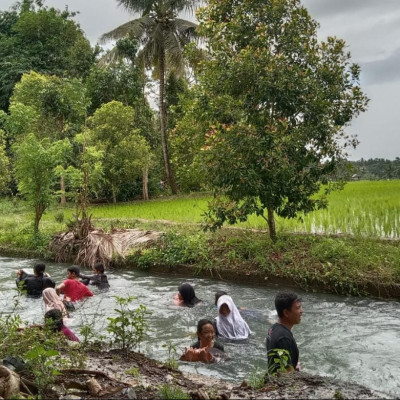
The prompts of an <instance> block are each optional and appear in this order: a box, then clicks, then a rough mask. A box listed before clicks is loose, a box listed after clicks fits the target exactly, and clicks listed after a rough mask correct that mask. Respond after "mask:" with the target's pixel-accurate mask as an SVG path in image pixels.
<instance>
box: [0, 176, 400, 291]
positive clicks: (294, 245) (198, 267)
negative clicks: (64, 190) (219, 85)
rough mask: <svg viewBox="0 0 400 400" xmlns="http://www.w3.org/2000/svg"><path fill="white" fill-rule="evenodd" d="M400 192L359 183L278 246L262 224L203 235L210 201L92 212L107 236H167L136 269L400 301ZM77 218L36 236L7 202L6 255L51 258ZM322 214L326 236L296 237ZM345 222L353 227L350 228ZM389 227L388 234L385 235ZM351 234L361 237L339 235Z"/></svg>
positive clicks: (49, 225) (50, 222)
mask: <svg viewBox="0 0 400 400" xmlns="http://www.w3.org/2000/svg"><path fill="white" fill-rule="evenodd" d="M399 192H400V181H388V182H352V183H350V184H348V185H347V186H346V189H345V190H344V191H342V192H338V193H335V194H334V195H332V196H331V203H330V208H329V209H328V210H324V211H320V212H318V213H314V214H313V215H310V216H309V217H307V218H309V219H311V218H313V221H314V222H313V223H310V222H307V220H305V222H304V223H303V224H301V223H300V222H296V221H282V220H278V221H277V224H278V227H279V239H278V241H277V242H276V243H272V242H271V241H270V240H269V237H268V233H267V232H265V231H256V230H250V229H248V228H253V229H254V228H255V229H257V228H262V229H265V223H264V222H263V223H262V224H260V221H258V222H257V221H255V220H256V219H255V218H254V219H250V220H249V222H247V223H246V225H245V226H243V225H241V226H238V227H235V228H230V227H226V228H224V229H222V230H220V231H218V232H216V233H204V232H202V231H201V227H200V224H199V222H200V221H201V214H202V213H203V212H204V210H205V209H206V207H207V201H208V200H209V197H208V196H207V195H194V196H184V197H178V198H167V197H166V198H161V199H157V200H152V201H149V202H143V201H137V202H132V203H126V204H117V205H101V206H95V207H92V209H91V213H92V215H93V222H94V224H95V225H96V226H99V227H102V228H104V229H105V230H111V229H112V228H115V227H119V228H132V227H135V228H142V229H154V230H159V231H163V232H166V235H165V236H164V237H163V239H162V241H160V242H159V243H158V244H157V245H155V246H154V247H152V248H147V249H142V250H140V251H138V252H134V253H132V254H131V255H130V256H129V257H128V258H127V264H128V265H131V266H135V267H139V268H143V269H149V268H153V269H155V268H158V269H162V268H164V269H166V270H169V269H170V270H171V271H175V272H178V273H179V272H182V273H185V271H188V270H189V269H190V270H191V271H192V272H193V271H194V272H198V273H201V274H209V275H212V276H216V277H218V276H222V277H228V278H233V277H234V276H237V277H240V276H244V277H246V276H247V277H249V279H250V278H251V277H253V278H255V279H256V280H257V281H263V282H264V281H271V280H273V279H275V280H280V281H282V282H286V283H288V284H294V285H296V286H300V287H303V288H306V289H315V290H323V291H329V292H336V293H342V294H353V295H360V294H368V293H369V294H373V295H382V296H385V297H388V296H389V297H390V296H398V295H400V294H398V290H399V289H398V287H399V285H400V242H399V241H398V240H387V239H388V238H390V239H393V238H396V239H397V238H398V234H397V233H396V232H397V231H396V230H397V229H398V227H399V209H400V207H399V206H398V197H399V195H400V193H399ZM73 212H74V210H73V208H66V209H59V208H57V207H54V208H52V209H50V210H49V211H48V212H47V213H46V214H45V216H44V218H43V220H42V222H41V234H40V235H39V236H36V237H34V236H33V235H32V222H31V221H32V217H31V215H30V214H29V209H28V208H27V205H26V204H25V203H23V202H18V203H12V202H10V201H2V202H0V253H3V254H16V253H15V251H16V252H18V254H20V255H22V256H29V254H32V255H33V256H35V257H37V256H41V257H45V256H46V254H47V246H48V243H49V241H50V239H51V237H52V236H53V235H54V234H55V233H58V232H61V231H64V230H66V223H67V222H68V220H70V218H71V217H72V214H73ZM321 215H328V216H329V221H330V222H326V226H327V228H326V230H325V231H324V233H325V234H324V235H321V234H309V233H308V234H307V233H296V231H302V229H297V228H296V226H297V227H299V226H303V227H304V226H306V225H307V223H308V224H309V226H314V227H315V226H316V222H315V221H317V219H318V218H320V217H321ZM321 218H322V217H321ZM327 218H328V217H327ZM146 221H147V222H146ZM308 221H310V220H308ZM332 221H336V222H332ZM346 221H347V222H346ZM352 221H353V225H351V222H352ZM362 221H364V227H366V228H365V229H364V228H363V229H361V228H359V229H358V230H357V229H355V228H354V226H355V224H358V226H361V223H362ZM366 221H373V222H371V223H367V222H366ZM296 223H297V224H300V225H295V224H296ZM310 224H311V225H310ZM335 224H336V225H335ZM342 224H344V226H347V225H346V224H348V225H349V226H350V228H351V229H350V228H348V229H347V230H346V229H345V228H343V227H342ZM385 224H386V225H385ZM368 226H369V227H370V228H368ZM385 226H386V228H385ZM372 227H375V228H374V229H373V228H372ZM378 227H379V229H378ZM238 228H239V229H238ZM385 229H386V231H387V232H388V234H387V235H385V234H384V233H383V234H381V233H382V232H385ZM287 230H290V232H291V233H288V232H287ZM303 230H304V231H306V232H307V231H312V230H313V229H311V228H310V229H303ZM348 230H354V231H356V232H355V233H354V234H352V235H350V234H341V233H340V232H347V231H348ZM382 236H383V237H382ZM385 236H386V239H385V238H384V237H385ZM29 251H32V252H33V253H29ZM47 255H48V254H47ZM50 256H51V255H50ZM188 266H189V267H190V268H189V269H188Z"/></svg>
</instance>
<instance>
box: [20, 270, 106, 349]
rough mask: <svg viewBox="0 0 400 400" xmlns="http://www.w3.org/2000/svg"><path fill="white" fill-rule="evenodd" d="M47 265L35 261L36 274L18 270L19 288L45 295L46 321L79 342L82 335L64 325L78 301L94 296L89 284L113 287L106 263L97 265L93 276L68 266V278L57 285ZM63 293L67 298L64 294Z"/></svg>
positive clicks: (31, 294)
mask: <svg viewBox="0 0 400 400" xmlns="http://www.w3.org/2000/svg"><path fill="white" fill-rule="evenodd" d="M45 269H46V266H45V264H42V263H39V264H35V266H34V267H33V274H28V273H27V272H25V271H24V270H21V269H19V270H18V271H17V279H16V284H17V287H18V288H19V289H20V290H21V291H22V292H24V293H26V295H27V296H28V297H34V298H35V297H41V296H42V297H43V301H44V306H45V316H44V317H45V323H48V325H51V327H52V329H53V330H54V331H59V332H61V333H63V334H64V335H65V336H66V337H67V338H68V339H70V340H72V341H75V342H79V339H78V337H77V336H76V335H75V334H74V333H73V332H72V331H71V330H70V329H69V328H68V327H67V326H65V324H64V321H65V319H66V318H68V317H69V313H68V312H69V311H73V310H74V309H75V306H74V302H76V301H79V300H82V299H84V298H86V297H91V296H93V292H92V291H91V290H90V289H89V288H88V287H87V286H88V285H94V286H97V287H98V288H99V289H107V288H109V287H110V285H109V283H108V278H107V275H106V274H105V273H104V266H103V264H101V263H98V264H95V265H94V267H93V275H83V274H81V273H80V270H79V268H78V267H76V266H72V267H69V268H67V279H65V280H64V281H63V282H62V283H61V284H59V285H57V286H56V283H55V282H54V281H53V279H51V277H50V275H49V274H48V273H46V272H45ZM60 294H62V295H63V297H62V298H61V297H60Z"/></svg>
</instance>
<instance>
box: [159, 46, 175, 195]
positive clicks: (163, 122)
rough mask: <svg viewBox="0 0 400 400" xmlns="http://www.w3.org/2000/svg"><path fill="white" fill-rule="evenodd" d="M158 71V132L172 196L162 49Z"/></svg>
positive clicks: (172, 183)
mask: <svg viewBox="0 0 400 400" xmlns="http://www.w3.org/2000/svg"><path fill="white" fill-rule="evenodd" d="M159 69H160V103H159V108H160V130H161V144H162V150H163V157H164V168H165V174H166V178H167V181H168V183H169V186H170V188H171V191H172V194H176V193H177V192H178V190H177V187H176V183H175V179H174V176H173V174H172V169H171V162H170V159H169V153H168V139H167V126H166V122H167V110H166V108H165V102H164V95H165V49H164V48H163V47H162V48H161V50H160V58H159Z"/></svg>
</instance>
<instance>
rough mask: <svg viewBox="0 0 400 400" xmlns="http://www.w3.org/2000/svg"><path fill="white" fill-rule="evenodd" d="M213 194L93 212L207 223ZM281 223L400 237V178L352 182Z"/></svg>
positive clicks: (254, 220) (253, 223) (257, 225)
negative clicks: (323, 204)
mask: <svg viewBox="0 0 400 400" xmlns="http://www.w3.org/2000/svg"><path fill="white" fill-rule="evenodd" d="M209 200H211V197H210V196H209V195H204V196H200V195H197V196H187V197H178V198H163V199H157V200H152V201H149V202H144V201H137V202H132V203H126V204H117V205H104V206H96V207H93V208H92V209H91V212H92V213H93V218H112V219H115V218H117V219H118V218H121V219H126V218H143V219H157V220H169V221H175V222H181V223H201V222H202V220H203V217H202V214H203V213H204V212H205V210H206V209H207V203H208V201H209ZM276 224H277V230H278V232H306V233H321V234H350V235H356V236H368V237H377V238H393V239H397V238H399V237H400V180H393V181H359V182H349V183H348V184H347V185H346V186H345V188H344V190H341V191H337V192H333V193H331V194H330V195H329V205H328V208H327V209H325V210H319V211H315V212H313V213H310V214H308V215H303V216H302V220H299V219H291V220H287V219H283V218H279V217H278V218H277V220H276ZM238 226H240V227H243V228H252V229H267V226H266V222H265V220H264V219H262V218H261V217H257V216H255V215H252V216H250V217H249V218H248V221H246V222H244V223H240V224H238Z"/></svg>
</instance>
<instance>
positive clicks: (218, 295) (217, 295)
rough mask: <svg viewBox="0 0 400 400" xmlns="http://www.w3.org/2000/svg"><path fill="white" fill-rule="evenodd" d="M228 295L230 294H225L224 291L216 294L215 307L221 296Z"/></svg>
mask: <svg viewBox="0 0 400 400" xmlns="http://www.w3.org/2000/svg"><path fill="white" fill-rule="evenodd" d="M227 294H228V293H227V292H225V291H224V290H218V292H216V293H215V305H217V303H218V299H219V298H220V297H221V296H226V295H227Z"/></svg>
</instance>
